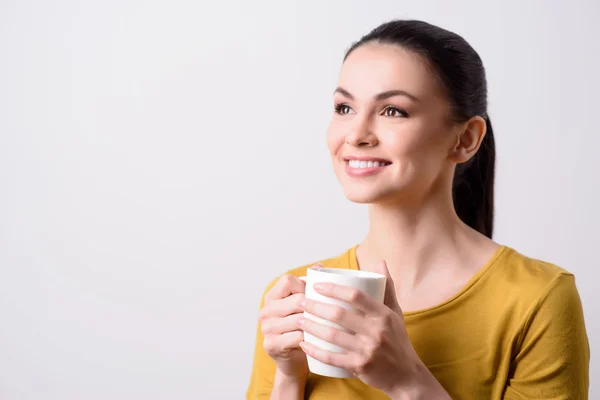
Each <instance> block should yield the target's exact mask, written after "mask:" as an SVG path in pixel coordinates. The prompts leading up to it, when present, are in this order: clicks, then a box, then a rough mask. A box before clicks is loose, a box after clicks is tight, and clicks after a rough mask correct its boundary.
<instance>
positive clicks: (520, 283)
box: [491, 247, 579, 312]
mask: <svg viewBox="0 0 600 400" xmlns="http://www.w3.org/2000/svg"><path fill="white" fill-rule="evenodd" d="M496 263H497V264H498V265H496V268H494V273H492V274H491V275H492V276H491V277H492V279H493V282H494V286H496V288H497V289H499V292H500V293H503V294H504V296H503V297H504V300H505V301H507V303H511V304H512V305H513V306H519V308H522V309H523V311H525V309H527V311H529V312H531V311H532V309H534V308H536V307H539V306H540V305H541V304H542V303H545V302H547V300H548V299H549V298H552V299H554V300H555V301H556V300H558V302H559V303H560V302H561V301H562V302H564V303H568V302H569V301H573V300H574V299H575V300H576V299H578V298H579V294H578V292H577V288H576V286H575V276H574V275H573V274H572V273H571V272H569V271H567V270H566V269H564V268H561V267H559V266H557V265H555V264H553V263H551V262H548V261H544V260H540V259H536V258H532V257H528V256H526V255H524V254H521V253H520V252H518V251H517V250H515V249H513V248H510V247H505V248H504V251H503V252H502V254H501V255H500V256H499V257H498V259H497V260H496Z"/></svg>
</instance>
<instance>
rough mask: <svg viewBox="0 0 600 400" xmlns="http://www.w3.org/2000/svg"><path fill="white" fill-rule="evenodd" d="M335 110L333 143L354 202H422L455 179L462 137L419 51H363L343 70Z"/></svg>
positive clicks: (386, 47)
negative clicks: (454, 159)
mask: <svg viewBox="0 0 600 400" xmlns="http://www.w3.org/2000/svg"><path fill="white" fill-rule="evenodd" d="M334 107H335V112H334V114H333V118H332V120H331V123H330V125H329V128H328V130H327V144H328V147H329V151H330V153H331V157H332V162H333V167H334V170H335V173H336V175H337V177H338V179H339V181H340V183H341V185H342V187H343V189H344V193H345V194H346V196H347V197H348V198H349V199H350V200H351V201H354V202H357V203H383V202H385V203H389V202H395V201H403V200H401V199H407V198H409V199H413V200H421V199H422V198H423V196H426V195H427V194H428V193H430V192H432V190H433V189H434V187H437V186H439V183H440V178H441V177H444V176H446V177H447V176H450V177H451V176H452V175H451V168H452V163H451V162H449V154H450V152H451V150H452V149H453V147H454V145H455V143H456V141H457V136H456V135H453V134H452V133H451V130H452V124H451V123H450V121H451V118H450V112H449V104H448V101H447V99H446V96H445V95H444V92H443V90H442V88H441V85H440V84H439V82H438V80H437V78H436V77H435V75H433V74H432V72H430V69H429V67H428V66H427V65H426V63H425V62H424V61H423V59H421V58H420V56H418V55H416V54H415V53H412V52H409V51H407V50H405V49H402V48H400V47H398V46H393V45H381V44H366V45H363V46H361V47H359V48H357V49H356V50H354V51H353V52H352V53H351V54H350V56H349V57H348V58H347V59H346V61H345V62H344V64H343V65H342V68H341V71H340V75H339V80H338V87H337V89H336V91H335V94H334ZM449 171H450V173H449ZM442 179H443V178H442Z"/></svg>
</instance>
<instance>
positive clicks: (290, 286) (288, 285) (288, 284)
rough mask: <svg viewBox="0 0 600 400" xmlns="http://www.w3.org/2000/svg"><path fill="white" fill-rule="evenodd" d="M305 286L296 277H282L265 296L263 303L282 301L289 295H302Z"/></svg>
mask: <svg viewBox="0 0 600 400" xmlns="http://www.w3.org/2000/svg"><path fill="white" fill-rule="evenodd" d="M304 288H305V284H304V282H302V281H301V280H300V279H299V278H298V277H297V276H294V275H290V274H286V275H283V276H282V277H281V278H279V280H278V281H277V283H275V286H273V287H272V288H271V290H269V291H268V292H267V293H266V294H265V301H269V300H275V299H283V298H285V297H287V296H289V295H290V294H294V293H304Z"/></svg>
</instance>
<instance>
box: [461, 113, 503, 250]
mask: <svg viewBox="0 0 600 400" xmlns="http://www.w3.org/2000/svg"><path fill="white" fill-rule="evenodd" d="M485 124H486V128H487V130H486V134H485V136H484V138H483V141H482V143H481V146H480V147H479V150H478V151H477V153H475V155H474V156H473V157H472V158H471V159H470V160H469V161H467V162H466V163H463V164H459V165H457V166H456V171H455V173H454V181H453V184H452V199H453V201H454V209H455V210H456V213H457V214H458V216H459V217H460V219H461V220H462V221H463V222H464V223H465V224H467V225H469V226H470V227H471V228H473V229H475V230H476V231H478V232H480V233H482V234H483V235H485V236H487V237H488V238H490V239H491V238H492V233H493V230H494V169H495V162H496V145H495V143H494V131H493V129H492V122H491V121H490V118H489V117H488V116H486V117H485Z"/></svg>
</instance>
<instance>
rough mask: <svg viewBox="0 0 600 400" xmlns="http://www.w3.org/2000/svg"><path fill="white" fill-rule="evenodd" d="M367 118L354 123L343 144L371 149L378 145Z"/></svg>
mask: <svg viewBox="0 0 600 400" xmlns="http://www.w3.org/2000/svg"><path fill="white" fill-rule="evenodd" d="M370 125H371V124H370V122H369V119H368V118H362V119H361V120H359V121H356V124H355V125H354V126H352V127H351V128H350V130H349V131H348V133H347V134H346V138H345V142H346V143H347V144H349V145H350V146H354V147H373V146H376V145H377V143H378V140H377V135H375V133H374V132H373V130H372V129H371V126H370Z"/></svg>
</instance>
